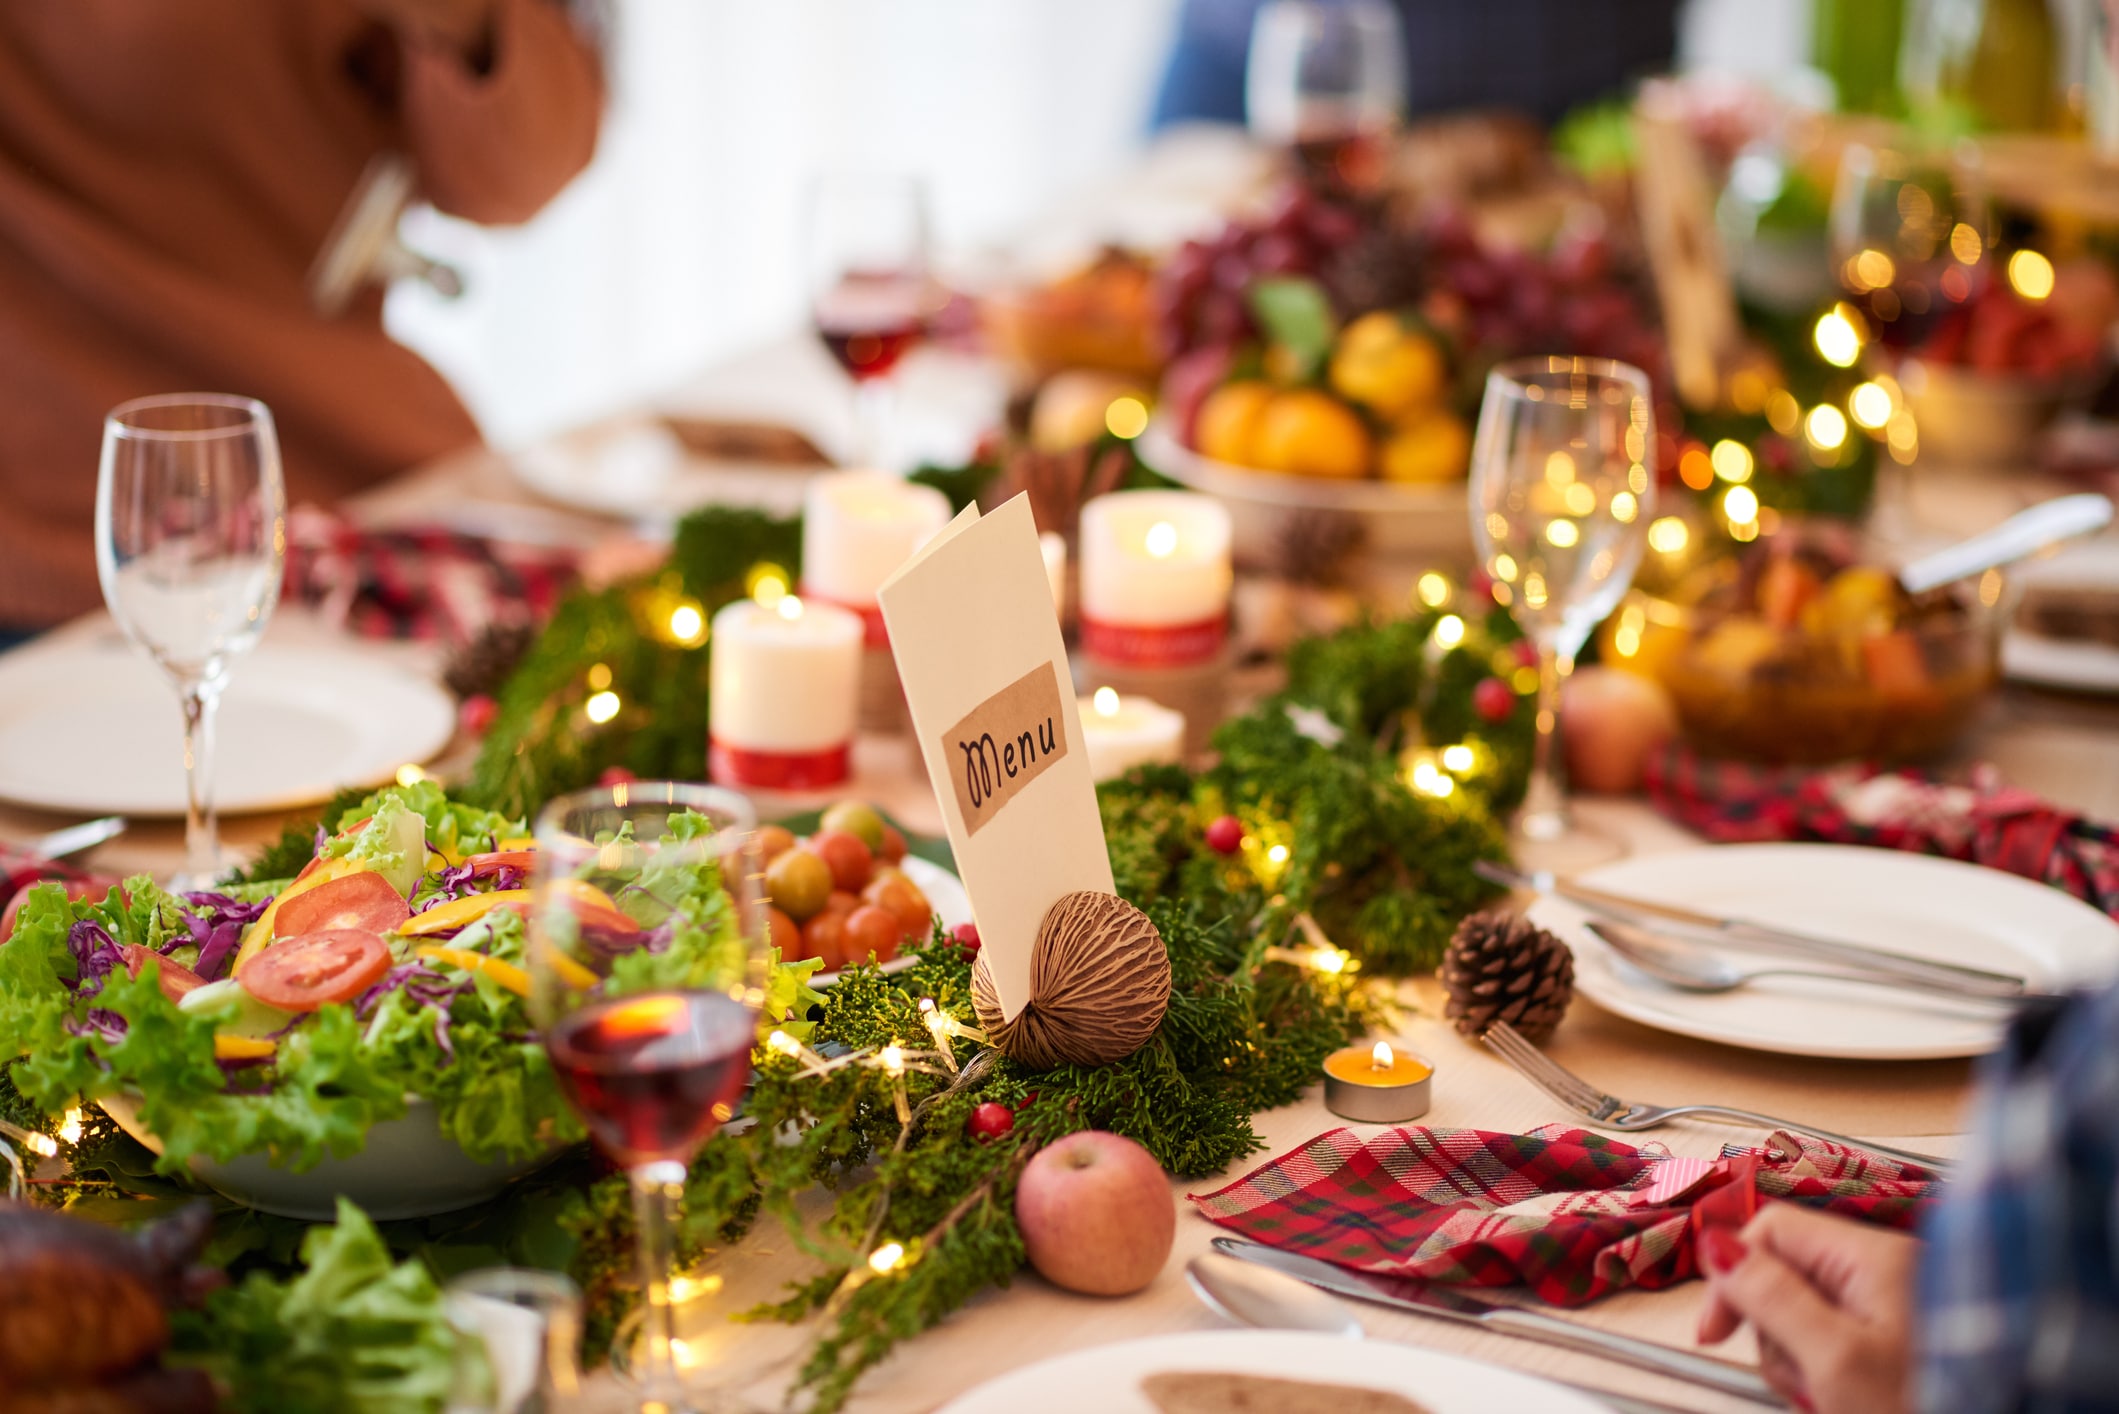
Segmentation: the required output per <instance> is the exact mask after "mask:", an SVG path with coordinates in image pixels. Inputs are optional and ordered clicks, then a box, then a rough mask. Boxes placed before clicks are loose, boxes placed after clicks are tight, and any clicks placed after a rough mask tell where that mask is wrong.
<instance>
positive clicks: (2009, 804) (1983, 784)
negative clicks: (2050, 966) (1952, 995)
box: [1648, 746, 2119, 914]
mask: <svg viewBox="0 0 2119 1414" xmlns="http://www.w3.org/2000/svg"><path fill="white" fill-rule="evenodd" d="M1648 795H1649V798H1650V799H1651V800H1653V801H1654V802H1655V805H1656V808H1657V809H1658V810H1661V811H1662V812H1663V813H1664V814H1665V815H1668V816H1670V817H1671V818H1672V819H1673V820H1676V821H1677V822H1678V823H1679V824H1681V825H1684V826H1685V827H1686V828H1688V829H1690V830H1694V831H1696V832H1697V833H1699V834H1702V835H1705V836H1706V837H1707V838H1708V839H1710V840H1713V841H1715V842H1716V843H1718V844H1728V843H1732V842H1736V841H1756V840H1825V841H1829V842H1831V843H1835V844H1859V845H1874V846H1876V847H1878V848H1881V849H1903V850H1910V851H1913V852H1914V853H1918V854H1938V855H1942V856H1944V857H1945V858H1949V859H1961V860H1964V861H1966V862H1967V863H1971V864H1984V865H1986V866H1988V867H1989V868H1993V869H2002V870H2006V871H2007V872H2009V873H2011V874H2021V875H2022V876H2024V877H2025V878H2028V879H2037V880H2040V881H2042V882H2044V883H2048V884H2051V885H2053V886H2054V887H2055V888H2058V889H2062V890H2064V891H2066V892H2067V893H2070V894H2073V895H2074V896H2075V897H2076V898H2079V899H2082V900H2083V901H2084V902H2086V903H2089V904H2091V905H2093V906H2095V907H2097V908H2100V909H2103V910H2104V911H2105V912H2106V913H2111V914H2119V831H2114V830H2113V829H2112V827H2110V826H2108V825H2100V824H2097V823H2095V822H2093V821H2091V820H2087V819H2085V818H2083V817H2082V816H2080V815H2076V814H2073V813H2072V812H2069V811H2066V810H2062V809H2060V808H2059V807H2057V806H2054V805H2050V804H2048V803H2047V802H2045V801H2043V800H2040V799H2039V798H2038V797H2037V796H2035V795H2032V794H2031V793H2030V792H2029V791H2026V790H2018V789H2016V788H2014V787H2011V786H2007V785H2004V784H2003V783H2002V782H2001V779H2000V777H1999V775H1998V774H1997V773H1996V772H1995V771H1994V769H1993V767H1991V766H1978V767H1974V768H1973V770H1972V772H1971V774H1970V777H1969V779H1968V781H1966V782H1965V783H1963V784H1952V783H1950V782H1946V781H1943V780H1940V779H1938V778H1936V777H1934V776H1930V775H1926V774H1923V773H1921V772H1917V771H1885V770H1881V769H1879V768H1878V767H1875V766H1859V765H1857V766H1835V767H1831V768H1829V769H1824V770H1818V769H1805V768H1802V767H1795V766H1750V765H1745V764H1743V763H1741V762H1736V761H1713V760H1708V759H1705V758H1703V757H1701V756H1699V755H1697V754H1696V753H1694V752H1692V751H1691V750H1689V749H1687V748H1685V747H1682V746H1674V747H1671V748H1669V749H1668V750H1666V751H1664V752H1661V753H1659V754H1658V755H1656V756H1654V757H1652V758H1651V759H1650V761H1649V764H1648Z"/></svg>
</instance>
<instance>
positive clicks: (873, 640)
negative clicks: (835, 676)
mask: <svg viewBox="0 0 2119 1414" xmlns="http://www.w3.org/2000/svg"><path fill="white" fill-rule="evenodd" d="M802 597H803V598H804V599H814V600H816V601H817V602H818V603H819V604H830V605H832V606H833V607H834V608H839V609H844V610H845V611H846V612H847V613H849V614H852V615H854V616H856V617H857V618H859V619H860V620H861V630H862V633H863V634H864V635H865V638H866V641H867V645H868V646H869V647H870V648H888V647H890V630H889V629H887V628H885V627H884V626H883V608H882V606H881V605H880V604H849V603H847V602H846V601H845V600H843V599H834V598H832V597H831V596H830V595H829V594H820V593H818V592H817V591H816V590H814V589H811V588H810V587H809V586H808V585H807V584H805V585H803V586H802Z"/></svg>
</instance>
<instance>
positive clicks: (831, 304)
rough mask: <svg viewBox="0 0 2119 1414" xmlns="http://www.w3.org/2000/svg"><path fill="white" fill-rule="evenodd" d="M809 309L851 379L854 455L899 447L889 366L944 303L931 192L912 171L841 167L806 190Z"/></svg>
mask: <svg viewBox="0 0 2119 1414" xmlns="http://www.w3.org/2000/svg"><path fill="white" fill-rule="evenodd" d="M808 232H809V236H808V242H809V268H810V315H811V318H812V320H813V321H814V323H815V324H816V329H817V336H818V337H819V338H820V339H822V340H823V341H824V347H825V348H827V349H829V350H830V351H831V356H832V357H833V358H834V359H836V360H837V361H838V364H839V367H841V368H842V369H844V370H846V374H847V376H848V377H849V378H851V379H853V384H854V438H853V443H852V446H851V449H850V451H851V455H850V457H849V460H850V461H851V462H852V463H853V464H855V465H858V466H869V467H886V466H888V465H889V463H890V458H891V457H892V455H893V454H894V453H895V450H896V448H895V446H894V443H893V440H892V439H893V433H894V431H895V429H894V428H893V427H892V426H891V417H892V412H893V406H892V404H893V399H892V388H891V374H892V372H893V371H894V370H895V369H896V368H897V366H898V362H899V360H901V359H902V358H904V356H905V355H906V354H907V353H908V352H909V351H910V350H911V349H912V347H913V346H914V345H915V344H917V343H919V341H920V340H921V339H922V338H924V337H925V336H926V333H927V325H928V321H929V320H930V319H931V318H933V316H934V314H935V311H936V309H937V307H938V306H939V303H940V301H939V299H938V298H937V296H938V290H937V287H936V285H935V283H934V279H933V275H932V272H931V271H930V269H929V264H928V262H929V250H928V246H929V240H930V236H929V230H928V215H927V197H926V193H925V191H924V190H923V189H922V187H921V185H920V183H919V181H918V180H917V179H915V178H912V177H907V176H895V175H886V174H878V173H837V174H830V175H826V176H823V177H819V178H818V179H817V181H816V183H815V185H814V186H813V187H812V188H811V190H810V199H809V216H808Z"/></svg>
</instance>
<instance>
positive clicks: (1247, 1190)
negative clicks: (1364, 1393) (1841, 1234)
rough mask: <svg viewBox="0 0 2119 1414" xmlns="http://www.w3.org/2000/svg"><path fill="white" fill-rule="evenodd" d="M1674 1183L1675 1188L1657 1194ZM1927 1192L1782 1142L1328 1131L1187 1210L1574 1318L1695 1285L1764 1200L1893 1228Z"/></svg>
mask: <svg viewBox="0 0 2119 1414" xmlns="http://www.w3.org/2000/svg"><path fill="white" fill-rule="evenodd" d="M1673 1171H1674V1172H1675V1175H1676V1178H1677V1181H1676V1182H1671V1183H1666V1182H1661V1181H1660V1180H1662V1179H1664V1178H1665V1177H1667V1176H1669V1175H1670V1174H1671V1173H1672V1172H1673ZM1938 1191H1939V1184H1938V1181H1937V1179H1936V1178H1935V1176H1934V1175H1933V1174H1931V1173H1929V1172H1928V1171H1927V1170H1925V1169H1922V1168H1919V1167H1917V1166H1915V1165H1912V1164H1902V1163H1899V1162H1897V1161H1895V1160H1892V1159H1885V1158H1881V1157H1879V1156H1877V1155H1874V1154H1869V1153H1866V1152H1863V1151H1861V1150H1858V1149H1847V1148H1842V1147H1840V1146H1838V1145H1833V1144H1826V1143H1824V1142H1823V1141H1821V1140H1816V1139H1808V1138H1799V1137H1797V1136H1793V1135H1788V1134H1776V1135H1774V1136H1773V1137H1772V1139H1771V1140H1770V1141H1768V1143H1766V1144H1765V1145H1763V1146H1761V1147H1760V1148H1758V1149H1755V1150H1750V1151H1747V1152H1746V1153H1745V1154H1743V1155H1740V1156H1738V1157H1735V1158H1728V1159H1723V1160H1720V1161H1719V1162H1706V1161H1701V1160H1693V1159H1680V1158H1673V1157H1671V1156H1669V1155H1667V1154H1664V1153H1662V1152H1660V1151H1659V1150H1657V1149H1652V1148H1651V1149H1636V1148H1634V1147H1633V1146H1632V1145H1630V1144H1626V1143H1623V1142H1621V1141H1620V1140H1617V1139H1612V1138H1608V1137H1606V1136H1604V1135H1601V1134H1592V1133H1590V1132H1589V1131H1588V1130H1583V1129H1570V1128H1568V1127H1567V1126H1565V1125H1558V1124H1554V1125H1546V1126H1545V1127H1543V1128H1541V1129H1534V1130H1532V1131H1531V1132H1530V1133H1528V1134H1495V1133H1489V1132H1487V1131H1485V1130H1478V1129H1427V1128H1413V1127H1401V1128H1397V1129H1389V1130H1385V1131H1383V1132H1382V1133H1379V1134H1376V1135H1374V1136H1372V1137H1370V1138H1368V1139H1363V1138H1362V1137H1361V1136H1360V1135H1358V1134H1356V1133H1355V1132H1354V1131H1353V1130H1351V1129H1343V1128H1342V1129H1334V1130H1330V1131H1327V1132H1326V1133H1324V1134H1320V1135H1318V1136H1317V1137H1316V1138H1315V1139H1312V1140H1311V1141H1310V1142H1309V1143H1307V1144H1305V1145H1303V1146H1302V1147H1301V1148H1299V1149H1295V1150H1292V1151H1290V1152H1288V1153H1286V1154H1282V1155H1281V1156H1280V1157H1279V1158H1276V1159H1272V1160H1270V1161H1268V1162H1267V1163H1265V1164H1263V1165H1261V1166H1260V1167H1258V1168H1257V1169H1254V1170H1253V1171H1251V1172H1250V1173H1247V1174H1245V1175H1244V1176H1243V1177H1242V1178H1239V1179H1237V1180H1236V1181H1235V1182H1234V1183H1231V1184H1230V1185H1228V1186H1227V1187H1226V1188H1222V1189H1219V1190H1217V1191H1215V1192H1213V1193H1207V1194H1197V1193H1195V1194H1192V1195H1189V1196H1190V1197H1191V1199H1192V1201H1193V1202H1194V1203H1195V1204H1197V1205H1198V1207H1199V1211H1200V1212H1201V1214H1203V1215H1204V1216H1205V1217H1207V1218H1208V1219H1209V1220H1211V1221H1213V1222H1217V1223H1220V1224H1221V1225H1223V1226H1224V1227H1229V1228H1233V1229H1235V1230H1236V1231H1237V1232H1240V1233H1242V1234H1243V1235H1244V1236H1245V1237H1248V1238H1250V1239H1251V1240H1252V1241H1254V1242H1262V1243H1264V1244H1266V1245H1267V1246H1271V1247H1279V1248H1284V1249H1286V1250H1288V1251H1291V1252H1300V1253H1303V1254H1305V1255H1307V1256H1312V1257H1321V1258H1323V1259H1325V1260H1326V1261H1329V1262H1336V1263H1338V1264H1339V1265H1341V1266H1345V1267H1353V1268H1356V1269H1358V1270H1361V1271H1367V1272H1381V1273H1386V1274H1388V1275H1391V1276H1399V1277H1412V1278H1416V1279H1419V1280H1424V1281H1433V1282H1440V1283H1445V1284H1449V1285H1459V1286H1509V1285H1515V1284H1519V1283H1520V1284H1522V1285H1524V1286H1527V1287H1529V1288H1530V1289H1531V1290H1532V1291H1533V1292H1535V1293H1536V1294H1537V1295H1538V1296H1539V1297H1541V1298H1543V1299H1544V1300H1546V1301H1549V1302H1552V1303H1553V1304H1554V1305H1558V1306H1579V1305H1581V1304H1583V1303H1584V1302H1586V1301H1591V1300H1594V1299H1595V1298H1596V1297H1599V1296H1602V1295H1604V1294H1605V1293H1607V1292H1611V1291H1616V1290H1619V1289H1621V1288H1624V1287H1629V1286H1637V1287H1642V1288H1645V1289H1649V1290H1654V1289H1656V1288H1660V1287H1665V1286H1670V1285H1672V1284H1674V1283H1676V1282H1679V1281H1683V1280H1684V1279H1685V1278H1687V1277H1689V1276H1692V1275H1694V1274H1695V1272H1696V1271H1697V1267H1696V1265H1695V1263H1694V1259H1693V1241H1692V1239H1693V1236H1694V1234H1695V1233H1696V1232H1698V1231H1700V1230H1702V1228H1703V1227H1712V1226H1724V1225H1726V1226H1730V1227H1737V1226H1741V1225H1742V1224H1743V1222H1744V1221H1745V1220H1746V1219H1748V1218H1749V1217H1750V1215H1751V1213H1752V1212H1753V1211H1754V1210H1755V1208H1756V1206H1757V1203H1758V1201H1759V1200H1761V1199H1774V1198H1778V1199H1785V1200H1787V1201H1790V1202H1796V1203H1801V1204H1804V1205H1805V1206H1807V1207H1814V1208H1822V1209H1825V1210H1827V1211H1829V1212H1835V1213H1839V1214H1842V1215H1844V1216H1847V1217H1855V1218H1862V1219H1866V1220H1867V1221H1870V1222H1879V1223H1883V1224H1886V1225H1887V1226H1891V1227H1900V1228H1903V1227H1911V1226H1912V1225H1913V1222H1914V1220H1915V1218H1916V1217H1917V1216H1918V1215H1919V1212H1920V1210H1921V1208H1922V1206H1923V1205H1924V1204H1925V1203H1927V1202H1928V1201H1929V1200H1930V1199H1932V1198H1933V1197H1934V1196H1936V1194H1937V1192H1938Z"/></svg>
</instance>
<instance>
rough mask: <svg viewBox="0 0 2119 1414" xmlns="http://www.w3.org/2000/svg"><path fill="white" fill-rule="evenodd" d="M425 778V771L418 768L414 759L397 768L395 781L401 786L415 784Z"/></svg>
mask: <svg viewBox="0 0 2119 1414" xmlns="http://www.w3.org/2000/svg"><path fill="white" fill-rule="evenodd" d="M426 778H427V773H426V772H425V771H423V770H421V769H420V767H419V763H418V762H416V761H407V762H406V763H405V764H404V765H402V766H400V767H398V768H397V783H398V784H399V785H401V786H416V785H418V784H419V783H420V782H421V781H423V780H425V779H426Z"/></svg>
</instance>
